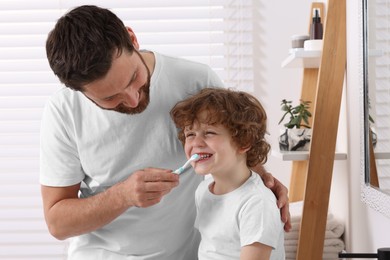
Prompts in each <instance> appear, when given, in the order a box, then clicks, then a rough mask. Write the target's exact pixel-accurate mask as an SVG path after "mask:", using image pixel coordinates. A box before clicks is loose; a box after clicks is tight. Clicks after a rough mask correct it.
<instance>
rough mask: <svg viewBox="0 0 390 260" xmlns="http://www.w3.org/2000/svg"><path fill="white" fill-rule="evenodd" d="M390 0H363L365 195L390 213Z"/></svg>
mask: <svg viewBox="0 0 390 260" xmlns="http://www.w3.org/2000/svg"><path fill="white" fill-rule="evenodd" d="M389 7H390V0H380V1H376V0H362V9H361V10H362V20H363V34H362V36H363V37H362V38H363V77H362V79H363V84H362V85H363V89H362V91H361V92H362V94H363V98H362V100H363V115H362V122H363V131H364V132H363V136H364V139H363V140H362V142H363V144H362V147H364V149H363V158H364V166H363V168H364V176H363V177H364V181H363V185H362V198H363V200H365V201H366V202H367V203H368V204H371V205H372V206H373V207H374V208H376V209H378V210H379V211H381V212H382V213H385V214H386V215H387V216H389V217H390V33H389V32H390V23H389V21H390V8H389Z"/></svg>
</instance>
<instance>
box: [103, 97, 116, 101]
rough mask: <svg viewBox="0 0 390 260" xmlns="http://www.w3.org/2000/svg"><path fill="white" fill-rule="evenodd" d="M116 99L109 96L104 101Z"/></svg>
mask: <svg viewBox="0 0 390 260" xmlns="http://www.w3.org/2000/svg"><path fill="white" fill-rule="evenodd" d="M114 99H115V97H108V98H105V99H104V101H113V100H114Z"/></svg>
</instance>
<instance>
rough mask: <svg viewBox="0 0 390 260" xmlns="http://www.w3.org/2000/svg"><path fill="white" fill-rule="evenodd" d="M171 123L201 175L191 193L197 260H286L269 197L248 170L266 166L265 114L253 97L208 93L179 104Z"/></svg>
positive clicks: (214, 90)
mask: <svg viewBox="0 0 390 260" xmlns="http://www.w3.org/2000/svg"><path fill="white" fill-rule="evenodd" d="M171 117H172V119H173V121H174V123H175V124H176V126H177V127H178V128H179V133H178V137H179V139H180V141H181V142H182V143H183V145H184V150H185V154H186V156H187V158H190V157H191V156H192V155H193V154H198V155H200V159H199V160H197V161H196V162H193V163H192V166H193V167H194V169H195V172H196V173H197V174H199V175H206V174H209V173H210V174H211V176H212V178H206V179H205V180H204V181H203V182H202V183H200V184H199V186H198V188H197V190H196V193H195V202H196V207H197V217H196V221H195V226H196V227H197V228H198V229H199V231H200V233H201V236H202V240H201V243H200V246H199V251H198V256H199V259H241V260H244V259H245V260H249V259H261V260H263V259H284V258H285V253H284V245H283V241H284V234H283V224H282V222H281V221H280V213H279V210H278V208H277V206H276V198H275V196H274V195H273V193H272V192H271V191H270V190H269V189H268V188H266V187H265V186H264V184H263V182H262V181H261V178H260V177H259V176H258V174H255V173H252V171H251V170H250V169H251V167H253V166H255V165H257V164H258V163H265V162H266V160H267V154H268V152H269V150H270V145H269V144H268V143H267V142H266V140H265V138H264V135H265V133H266V119H267V116H266V113H265V111H264V109H263V107H262V106H261V104H260V103H259V101H258V100H257V99H256V98H254V97H253V96H252V95H250V94H248V93H245V92H239V91H233V90H227V89H217V88H206V89H203V90H201V91H200V92H199V93H198V94H196V95H193V96H190V97H189V98H187V99H185V100H183V101H181V102H179V103H177V104H176V105H175V107H174V108H173V109H172V110H171Z"/></svg>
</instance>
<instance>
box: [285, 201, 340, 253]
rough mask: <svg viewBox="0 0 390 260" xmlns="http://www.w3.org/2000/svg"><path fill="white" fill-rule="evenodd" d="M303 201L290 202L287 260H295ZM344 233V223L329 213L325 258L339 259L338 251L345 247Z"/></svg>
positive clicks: (286, 239)
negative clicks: (342, 237)
mask: <svg viewBox="0 0 390 260" xmlns="http://www.w3.org/2000/svg"><path fill="white" fill-rule="evenodd" d="M302 209H303V202H302V201H299V202H293V203H290V214H291V230H290V232H286V233H285V235H284V245H285V251H286V260H295V259H296V254H297V247H298V238H299V230H300V228H301V220H302ZM343 234H344V224H343V223H342V222H341V221H340V220H338V219H336V218H335V217H334V216H333V214H331V213H328V216H327V221H326V228H325V240H324V251H323V255H322V259H323V260H325V259H326V260H331V259H332V260H333V259H334V260H336V259H337V260H338V259H339V257H338V253H339V252H341V251H342V250H344V249H345V244H344V241H343V240H342V239H341V236H342V235H343Z"/></svg>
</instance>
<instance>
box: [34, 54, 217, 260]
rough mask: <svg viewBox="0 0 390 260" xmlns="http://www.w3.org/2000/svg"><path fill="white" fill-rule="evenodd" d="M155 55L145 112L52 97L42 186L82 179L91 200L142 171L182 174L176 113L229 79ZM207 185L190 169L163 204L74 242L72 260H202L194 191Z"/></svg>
mask: <svg viewBox="0 0 390 260" xmlns="http://www.w3.org/2000/svg"><path fill="white" fill-rule="evenodd" d="M154 55H155V58H156V63H155V69H154V72H153V75H152V77H151V86H150V104H149V106H148V107H147V109H146V110H145V111H144V112H142V113H141V114H138V115H125V114H120V113H117V112H114V111H107V110H103V109H101V108H99V107H97V106H96V105H95V104H94V103H92V102H91V101H90V100H89V99H87V98H86V97H85V96H84V95H83V94H82V93H81V92H77V91H73V90H71V89H68V88H63V89H61V90H59V91H58V92H56V93H55V94H54V95H53V96H52V97H51V99H50V100H49V102H48V103H47V105H46V107H45V110H44V114H43V119H42V126H41V163H40V166H41V170H40V182H41V184H42V185H47V186H57V187H61V186H70V185H74V184H77V183H80V182H81V191H80V197H81V198H85V197H89V196H93V195H95V194H98V193H100V192H102V191H104V190H106V189H107V188H109V187H111V186H112V185H114V184H116V183H118V182H120V181H122V180H124V179H126V178H127V177H128V176H129V175H131V173H132V172H134V171H136V170H139V169H143V168H146V167H160V168H166V169H172V170H174V169H176V168H178V167H179V166H181V165H182V164H183V163H184V162H185V161H186V158H185V154H184V151H183V147H182V144H181V143H180V141H179V140H178V138H177V130H176V127H175V125H174V124H173V122H172V120H171V118H170V115H169V111H170V110H171V108H172V107H173V106H174V105H175V104H176V103H177V102H178V101H180V100H182V99H184V98H186V97H188V95H190V94H193V93H196V92H198V91H199V90H200V89H202V88H204V87H219V86H222V82H221V80H220V79H219V78H218V76H217V75H216V74H215V73H214V72H213V71H212V70H211V69H210V68H209V67H208V66H206V65H203V64H199V63H195V62H191V61H186V60H183V59H177V58H173V57H168V56H164V55H161V54H158V53H154ZM201 180H202V178H201V177H200V176H198V175H196V174H195V173H194V172H193V171H192V169H190V170H188V172H185V173H183V174H182V175H181V176H180V185H179V186H178V187H176V188H175V189H173V190H172V192H170V193H169V194H168V195H167V196H165V197H164V198H163V200H162V201H161V202H160V203H159V204H157V205H154V206H152V207H149V208H136V207H132V208H129V209H128V210H127V211H126V212H124V213H123V214H122V215H121V216H119V217H118V218H117V219H115V220H114V221H112V222H111V223H109V224H107V225H106V226H104V227H102V228H100V229H98V230H96V231H94V232H91V233H88V234H84V235H81V236H77V237H74V238H72V240H71V243H70V247H69V254H68V255H69V259H72V260H76V259H80V260H88V259H91V260H92V259H93V260H96V259H105V260H109V259H158V260H164V259H167V260H168V259H169V260H179V259H183V260H191V259H197V249H198V244H199V234H198V232H197V231H196V229H194V220H195V215H196V212H195V203H194V193H195V189H196V187H197V186H198V184H199V183H200V182H201Z"/></svg>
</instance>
